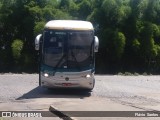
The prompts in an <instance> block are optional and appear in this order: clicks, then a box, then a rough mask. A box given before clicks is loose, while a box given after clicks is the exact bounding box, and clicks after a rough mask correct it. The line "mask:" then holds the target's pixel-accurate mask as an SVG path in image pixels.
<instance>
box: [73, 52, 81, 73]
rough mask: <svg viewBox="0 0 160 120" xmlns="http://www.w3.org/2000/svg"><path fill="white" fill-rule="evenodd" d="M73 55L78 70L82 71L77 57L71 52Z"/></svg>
mask: <svg viewBox="0 0 160 120" xmlns="http://www.w3.org/2000/svg"><path fill="white" fill-rule="evenodd" d="M71 55H72V57H73V58H74V60H75V61H76V65H77V67H78V69H79V70H81V67H80V65H79V63H78V61H77V59H76V57H75V55H74V53H73V51H72V50H71Z"/></svg>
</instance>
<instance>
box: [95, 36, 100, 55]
mask: <svg viewBox="0 0 160 120" xmlns="http://www.w3.org/2000/svg"><path fill="white" fill-rule="evenodd" d="M98 48H99V39H98V37H97V36H94V52H98Z"/></svg>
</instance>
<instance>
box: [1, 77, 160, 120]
mask: <svg viewBox="0 0 160 120" xmlns="http://www.w3.org/2000/svg"><path fill="white" fill-rule="evenodd" d="M159 86H160V76H107V75H106V76H103V75H96V84H95V88H94V89H93V91H92V92H91V93H86V92H84V91H79V90H48V89H46V88H42V87H39V86H38V74H3V75H0V110H1V111H10V110H24V111H25V110H26V111H28V110H31V111H37V110H38V111H48V110H49V106H50V105H52V104H55V103H56V104H55V105H57V106H58V105H59V106H60V105H61V104H62V103H64V102H65V103H74V102H75V103H76V102H77V100H78V101H82V103H86V102H85V101H87V102H88V103H89V102H90V101H92V100H93V99H95V98H96V100H97V101H102V102H105V101H107V100H108V101H111V103H110V105H109V106H108V109H109V110H110V109H112V108H113V106H114V104H119V105H123V106H127V108H128V107H129V109H130V110H131V111H132V110H133V109H134V108H135V109H138V110H144V111H150V110H151V111H152V110H156V111H160V87H159ZM101 107H103V104H102V106H101ZM75 109H76V108H75ZM120 109H121V108H117V109H116V107H115V106H114V110H120ZM97 110H98V108H97ZM99 110H100V109H99ZM122 110H124V111H125V109H123V108H122ZM94 111H96V107H95V108H94ZM1 119H2V120H6V119H4V118H0V120H1ZM12 119H13V120H17V118H12ZM48 119H53V118H48ZM54 119H55V120H57V119H59V117H54ZM81 119H83V118H81ZM94 119H96V118H94ZM121 119H122V118H121ZM123 119H127V118H123ZM133 119H135V118H133ZM141 119H144V118H141ZM148 119H150V118H145V120H148ZM155 119H156V120H158V119H159V118H154V120H155ZM7 120H8V119H7ZM107 120H108V119H107ZM109 120H114V118H110V119H109ZM129 120H130V119H129Z"/></svg>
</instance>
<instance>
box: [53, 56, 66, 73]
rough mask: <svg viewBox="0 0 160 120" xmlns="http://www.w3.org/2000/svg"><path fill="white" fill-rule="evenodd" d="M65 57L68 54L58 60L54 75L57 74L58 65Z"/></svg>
mask: <svg viewBox="0 0 160 120" xmlns="http://www.w3.org/2000/svg"><path fill="white" fill-rule="evenodd" d="M65 57H66V55H65V54H64V55H63V56H62V57H61V59H60V60H59V61H58V63H57V64H56V66H55V70H54V72H53V76H54V75H55V73H56V71H57V68H58V66H59V65H60V64H61V62H62V60H63V59H64V58H65Z"/></svg>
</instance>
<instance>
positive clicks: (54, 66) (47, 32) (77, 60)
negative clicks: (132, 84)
mask: <svg viewBox="0 0 160 120" xmlns="http://www.w3.org/2000/svg"><path fill="white" fill-rule="evenodd" d="M98 45H99V41H98V38H97V37H96V36H94V28H93V25H92V24H91V23H90V22H86V21H75V20H53V21H49V22H48V23H47V24H46V25H45V27H44V31H43V34H40V35H38V36H37V37H36V39H35V49H36V50H39V52H40V72H39V84H40V86H44V87H48V88H82V89H85V90H89V91H91V90H92V89H93V88H94V85H95V78H94V72H95V52H98Z"/></svg>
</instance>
